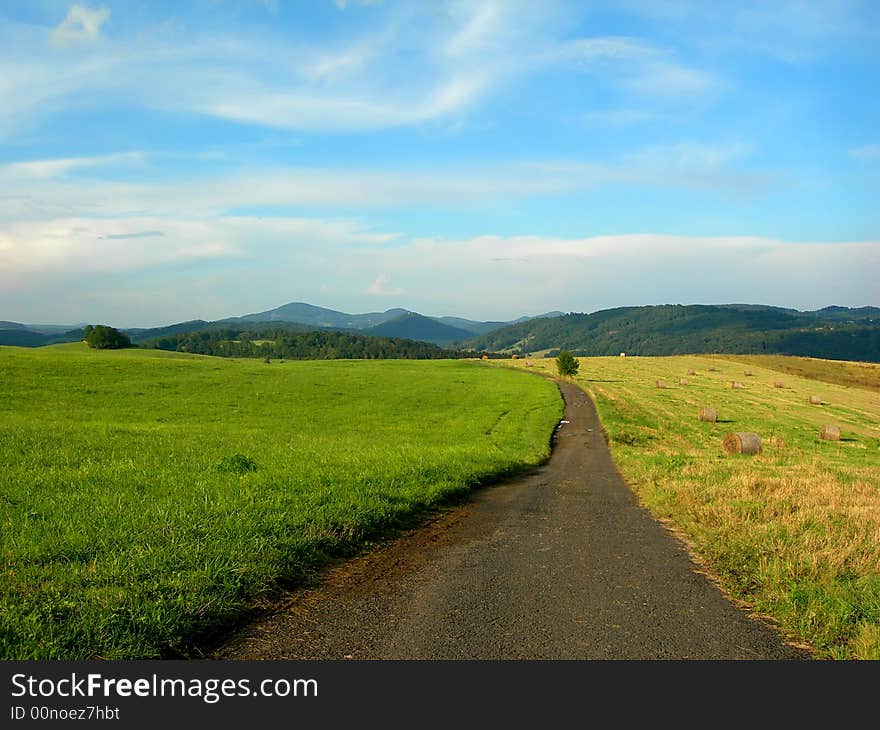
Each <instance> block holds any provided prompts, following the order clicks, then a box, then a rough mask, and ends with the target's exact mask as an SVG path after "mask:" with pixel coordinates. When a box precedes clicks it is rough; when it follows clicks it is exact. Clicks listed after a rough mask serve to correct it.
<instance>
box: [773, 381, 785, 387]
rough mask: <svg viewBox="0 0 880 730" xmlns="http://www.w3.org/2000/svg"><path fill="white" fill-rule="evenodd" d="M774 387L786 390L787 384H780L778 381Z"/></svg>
mask: <svg viewBox="0 0 880 730" xmlns="http://www.w3.org/2000/svg"><path fill="white" fill-rule="evenodd" d="M773 387H774V388H784V387H785V383H780V382H779V381H778V380H777V381H776V382H775V383H773Z"/></svg>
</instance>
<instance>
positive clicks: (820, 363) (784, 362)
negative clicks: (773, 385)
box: [717, 355, 880, 391]
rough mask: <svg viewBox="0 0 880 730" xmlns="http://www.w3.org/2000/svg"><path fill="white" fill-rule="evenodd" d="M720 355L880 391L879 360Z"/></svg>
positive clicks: (747, 364) (790, 372)
mask: <svg viewBox="0 0 880 730" xmlns="http://www.w3.org/2000/svg"><path fill="white" fill-rule="evenodd" d="M717 357H721V358H724V359H726V360H734V361H736V362H741V363H743V364H744V365H746V366H747V367H750V366H752V365H756V366H757V367H762V368H767V369H769V370H778V371H779V372H781V373H788V374H790V375H800V376H803V377H805V378H813V379H815V380H824V381H825V382H827V383H836V384H837V385H852V386H854V387H856V388H865V389H867V390H877V391H880V363H876V362H847V361H845V360H843V361H842V360H823V359H821V358H817V357H790V356H788V355H718V356H717Z"/></svg>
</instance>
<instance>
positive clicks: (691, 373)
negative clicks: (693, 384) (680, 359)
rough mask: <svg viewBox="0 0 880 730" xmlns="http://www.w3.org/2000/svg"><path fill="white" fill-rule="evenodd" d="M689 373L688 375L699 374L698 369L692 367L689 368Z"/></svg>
mask: <svg viewBox="0 0 880 730" xmlns="http://www.w3.org/2000/svg"><path fill="white" fill-rule="evenodd" d="M687 374H688V375H696V374H697V371H696V370H690V369H689V370H688V371H687Z"/></svg>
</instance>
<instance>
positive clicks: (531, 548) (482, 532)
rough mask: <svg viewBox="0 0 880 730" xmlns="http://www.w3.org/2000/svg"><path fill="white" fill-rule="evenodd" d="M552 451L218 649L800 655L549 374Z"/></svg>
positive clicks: (248, 653)
mask: <svg viewBox="0 0 880 730" xmlns="http://www.w3.org/2000/svg"><path fill="white" fill-rule="evenodd" d="M559 388H560V391H561V393H562V396H563V398H564V399H565V416H564V419H565V420H566V421H568V423H563V424H562V425H561V426H560V428H559V429H558V431H557V434H556V439H555V441H556V443H555V446H554V449H553V454H552V456H551V458H550V460H549V461H548V462H547V463H546V464H545V465H544V466H542V467H540V468H538V469H536V470H534V471H533V472H531V473H529V474H527V475H524V476H522V477H520V478H517V479H514V480H511V481H509V482H506V483H503V484H499V485H497V486H493V487H489V488H486V489H482V490H478V491H477V492H475V493H474V495H473V498H472V499H471V500H470V501H468V502H467V503H466V504H464V505H461V506H457V507H453V508H450V509H449V510H446V511H444V512H443V513H441V514H440V515H439V516H437V517H435V518H434V519H432V520H431V521H430V522H429V523H428V524H427V525H425V526H423V527H421V528H418V529H416V530H413V531H412V532H410V533H408V534H407V535H405V536H404V537H402V538H400V539H397V540H394V541H391V542H390V543H388V544H386V545H384V546H382V547H380V548H378V549H376V550H374V551H371V552H370V553H368V554H367V555H364V556H361V557H359V558H356V559H354V560H350V561H347V562H345V563H344V564H342V565H340V566H339V567H337V568H334V569H332V570H330V571H329V572H328V573H327V575H326V577H325V578H324V579H323V580H322V582H321V583H320V585H318V586H317V587H315V588H313V589H307V590H306V589H304V590H300V591H297V592H295V593H293V594H291V595H290V596H288V598H287V599H286V600H285V601H284V602H283V604H281V605H280V607H279V608H278V609H277V610H276V611H274V612H273V613H271V614H270V615H268V616H266V617H265V618H263V619H261V620H259V621H257V622H256V623H253V624H251V625H249V626H246V627H245V628H244V629H242V630H240V631H239V632H238V633H236V635H235V636H234V637H232V638H231V639H230V640H229V641H228V642H227V643H226V644H224V645H223V646H221V647H219V649H218V650H217V651H216V652H215V653H214V654H213V656H214V657H216V658H230V659H343V658H346V659H803V658H808V657H809V654H808V653H806V652H805V651H803V650H801V649H797V648H794V647H792V646H789V645H787V644H786V643H785V642H784V641H783V640H782V639H781V638H780V637H779V635H778V634H777V633H776V632H775V631H774V630H773V629H772V628H771V627H769V626H768V625H766V624H764V623H762V622H760V621H758V620H756V619H754V618H752V617H750V616H748V615H747V614H746V613H745V612H744V611H742V610H741V609H739V608H738V607H736V606H735V605H734V604H733V603H732V602H730V601H729V600H727V599H726V598H725V597H724V596H723V595H722V593H721V592H720V591H719V590H718V588H717V587H715V585H713V584H712V583H711V582H710V581H709V580H708V579H707V578H706V577H705V576H703V575H701V574H700V573H698V572H697V571H696V568H695V566H694V564H693V563H692V561H691V560H690V558H689V557H688V555H687V553H686V552H685V550H684V549H683V548H682V547H681V545H680V544H679V543H678V541H677V540H676V539H675V538H673V537H672V536H671V535H670V534H669V533H668V532H667V531H666V530H665V529H664V528H663V527H662V526H661V525H660V524H659V523H658V522H657V521H656V520H654V519H653V518H652V517H651V516H650V514H649V513H648V512H647V511H646V510H645V509H643V508H642V507H640V506H639V505H638V504H637V502H636V500H635V498H634V497H633V494H632V492H631V491H630V489H629V487H628V486H627V485H626V484H625V482H624V481H623V480H622V479H621V477H620V475H619V474H618V473H617V470H616V469H615V467H614V464H613V462H612V460H611V455H610V453H609V451H608V447H607V444H606V443H605V439H604V437H603V435H602V432H601V430H600V424H599V419H598V416H597V415H596V410H595V408H594V406H593V403H592V402H591V401H590V399H589V398H588V397H587V396H586V395H585V394H584V392H583V391H581V390H580V389H578V388H577V387H576V386H574V385H572V384H570V383H564V382H563V383H560V384H559Z"/></svg>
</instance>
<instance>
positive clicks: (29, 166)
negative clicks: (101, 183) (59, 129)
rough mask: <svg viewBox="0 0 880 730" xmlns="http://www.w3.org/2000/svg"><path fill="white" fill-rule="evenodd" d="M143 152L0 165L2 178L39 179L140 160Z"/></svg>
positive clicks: (0, 177) (0, 176)
mask: <svg viewBox="0 0 880 730" xmlns="http://www.w3.org/2000/svg"><path fill="white" fill-rule="evenodd" d="M142 160H143V154H142V153H140V152H119V153H116V154H112V155H98V156H95V157H65V158H59V159H48V160H28V161H26V162H12V163H9V164H7V165H0V179H2V178H3V177H7V178H9V177H12V178H14V177H22V178H33V179H38V180H48V179H51V178H57V177H64V176H65V175H67V173H69V172H73V171H74V170H81V169H84V168H93V167H109V166H114V165H119V164H123V163H132V162H140V161H142Z"/></svg>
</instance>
